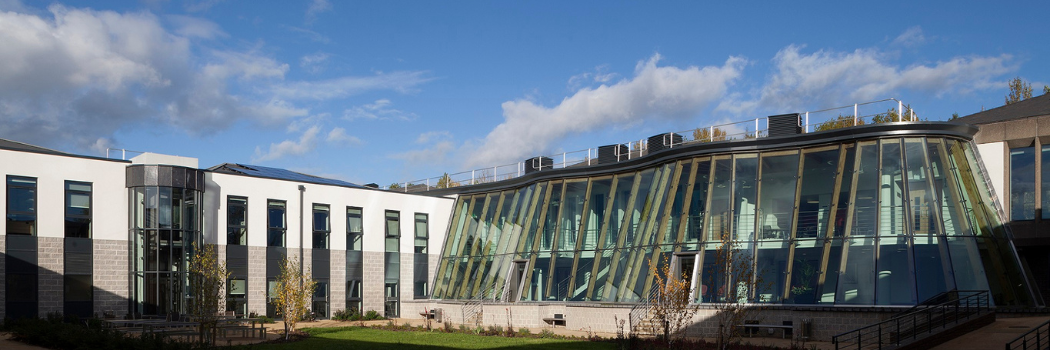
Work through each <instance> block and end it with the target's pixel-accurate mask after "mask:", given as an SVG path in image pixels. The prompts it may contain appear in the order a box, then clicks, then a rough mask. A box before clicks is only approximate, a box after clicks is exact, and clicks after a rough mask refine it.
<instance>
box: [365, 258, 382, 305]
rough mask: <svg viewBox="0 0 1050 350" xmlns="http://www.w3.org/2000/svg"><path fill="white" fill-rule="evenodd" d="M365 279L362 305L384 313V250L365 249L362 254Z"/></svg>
mask: <svg viewBox="0 0 1050 350" xmlns="http://www.w3.org/2000/svg"><path fill="white" fill-rule="evenodd" d="M362 260H364V261H363V263H362V265H363V266H362V267H363V274H364V281H363V282H362V283H361V284H362V286H361V294H362V295H361V299H362V300H361V303H362V305H361V307H362V308H363V309H365V311H366V312H367V311H368V310H375V311H378V312H379V313H380V314H382V313H383V299H384V294H383V278H384V276H385V273H386V271H384V266H383V265H384V264H383V252H370V251H365V252H363V254H362Z"/></svg>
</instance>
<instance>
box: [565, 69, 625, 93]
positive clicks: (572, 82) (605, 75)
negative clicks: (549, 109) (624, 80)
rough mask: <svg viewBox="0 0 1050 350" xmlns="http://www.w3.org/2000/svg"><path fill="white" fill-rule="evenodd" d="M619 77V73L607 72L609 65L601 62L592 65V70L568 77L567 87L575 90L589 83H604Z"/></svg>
mask: <svg viewBox="0 0 1050 350" xmlns="http://www.w3.org/2000/svg"><path fill="white" fill-rule="evenodd" d="M619 77H620V75H619V74H616V73H610V72H609V65H607V64H603V65H600V66H597V67H594V72H586V73H580V74H577V75H574V76H572V77H570V78H569V82H568V87H569V90H571V91H576V90H578V89H579V88H580V87H583V86H585V85H588V84H591V83H599V84H606V83H608V82H610V81H613V80H614V79H616V78H619Z"/></svg>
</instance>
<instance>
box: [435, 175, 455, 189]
mask: <svg viewBox="0 0 1050 350" xmlns="http://www.w3.org/2000/svg"><path fill="white" fill-rule="evenodd" d="M458 186H459V183H458V182H455V181H452V177H451V176H449V175H448V173H445V174H444V175H441V177H440V178H438V183H437V188H453V187H458Z"/></svg>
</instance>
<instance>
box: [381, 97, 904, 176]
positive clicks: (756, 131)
mask: <svg viewBox="0 0 1050 350" xmlns="http://www.w3.org/2000/svg"><path fill="white" fill-rule="evenodd" d="M891 101H892V102H896V103H895V105H896V106H895V107H896V108H895V109H896V112H897V117H896V118H895V120H893V121H895V122H904V121H915V120H916V116H915V110H914V109H911V108H910V107H908V109H907V111H905V109H904V108H905V105H904V102H902V101H900V100H898V99H895V98H887V99H882V100H878V101H870V102H862V103H856V104H852V105H847V106H840V107H832V108H825V109H820V110H815V111H808V112H802V113H800V115H803V116H804V117H803V118H800V122H801V123H802V124H803V125H801V127H802V132H803V133H809V132H811V129H813V128H816V127H817V126H819V125H820V124H822V123H824V122H832V121H835V120H836V118H838V117H842V116H843V113H846V114H847V115H846V117H852V118H853V123H852V124H853V125H852V126H857V125H862V124H865V119H868V121H869V122H870V119H873V118H874V117H875V116H878V115H882V114H883V113H884V112H886V110H880V111H878V112H876V113H874V114H871V113H869V114H864V115H861V114H860V113H861V111H860V107H862V106H869V105H874V104H878V103H884V102H891ZM889 109H894V108H892V107H890V108H889ZM841 110H847V111H846V112H843V111H841ZM836 111H838V112H836ZM828 112H835V113H838V116H833V114H828V115H827V116H825V117H823V118H820V119H816V120H817V121H814V122H812V123H811V122H810V114H823V113H828ZM869 112H870V111H869ZM905 112H907V113H905ZM850 113H851V114H850ZM904 114H908V115H907V116H905V115H904ZM763 121H764V126H765V128H764V129H762V126H763ZM752 127H753V130H752ZM701 131H706V132H707V133H708V135H707V136H706V137H705V138H698V136H695V135H699V134H700V133H701ZM715 132H722V133H723V134H721V135H720V136H717V137H716V135H715ZM675 136H681V137H682V142H681V143H675V142H674V137H675ZM768 136H769V120H768V117H761V118H754V119H750V120H744V121H739V122H733V123H724V124H719V125H713V126H707V127H699V128H695V129H691V130H684V131H676V132H672V133H667V134H664V135H663V144H664V146H665V147H667V148H671V147H677V146H680V145H684V144H689V143H695V142H713V141H734V140H744V139H755V138H763V137H768ZM623 144H626V145H627V152H626V155H627V159H632V158H633V157H634V156H633V155H634V154H637V155H638V156H639V157H641V156H643V155H644V154H645V150H646V149H647V148H648V145H647V143H646V140H644V139H643V140H636V141H631V142H627V143H621V145H623ZM654 146H655V145H654ZM597 151H598V149H597V148H587V149H583V150H576V151H571V152H563V153H559V154H554V155H546V156H541V157H545V158H549V159H551V160H552V165H551V166H549V167H545V166H543V164H542V162H540V160H539V159H540V157H535V158H532V159H531V162H532V163H531V164H530V163H527V161H521V162H517V163H511V164H503V165H497V166H493V167H486V168H481V169H475V170H468V171H462V172H458V173H453V174H446V175H442V176H438V177H432V178H426V179H420V180H415V181H407V182H399V183H396V185H397V186H396V187H394V186H392V187H391V188H388V189H391V190H395V189H396V190H398V191H401V192H425V191H430V190H432V189H438V188H451V187H458V186H467V185H478V184H484V183H489V182H496V181H502V180H508V179H513V178H516V177H519V176H522V175H525V168H526V166H528V165H532V166H533V169H537V170H540V169H541V168H542V169H543V170H546V169H563V168H567V167H576V166H593V165H595V164H596V163H595V162H593V161H592V160H593V159H594V158H595V156H593V155H597ZM584 152H586V156H584V157H583V158H578V157H580V156H583V154H584ZM622 155H624V154H623V153H620V151H619V149H617V150H616V156H617V161H620V160H621V159H620V158H621V156H622ZM570 157H571V158H570ZM537 162H540V164H536V163H537ZM501 169H503V170H505V171H501ZM397 187H400V188H397Z"/></svg>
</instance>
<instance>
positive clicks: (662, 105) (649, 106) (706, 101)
mask: <svg viewBox="0 0 1050 350" xmlns="http://www.w3.org/2000/svg"><path fill="white" fill-rule="evenodd" d="M659 61H660V55H659V54H655V55H653V56H652V57H651V58H649V59H648V60H645V61H640V62H638V64H637V65H636V66H635V71H634V77H632V78H631V79H625V80H621V81H619V82H617V83H615V84H612V85H606V84H602V85H600V86H598V87H595V88H583V89H581V90H579V91H577V92H576V93H574V94H573V95H572V96H569V97H566V98H565V99H563V100H562V101H561V103H559V104H558V105H556V106H553V107H546V106H542V105H539V104H537V103H536V102H534V101H529V100H515V101H507V102H504V103H503V105H502V107H503V117H504V121H503V123H501V124H499V125H498V126H496V127H495V128H494V129H493V130H492V131H491V132H489V134H488V135H487V136H486V137H485V139H484V140H483V142H482V144H481V145H480V147H478V148H477V150H476V151H474V152H473V155H471V156H470V157H469V159H470V160H469V162H468V164H467V165H468V166H480V165H492V164H502V163H506V162H511V161H516V160H520V159H524V158H525V157H527V156H529V155H535V154H542V153H543V152H546V151H548V150H549V148H550V147H551V145H552V144H554V143H556V142H557V141H560V140H562V139H563V138H565V137H566V136H568V135H571V134H578V133H583V132H588V131H592V130H596V129H601V128H608V127H612V126H616V125H626V124H630V123H632V122H636V121H638V120H644V119H650V118H662V119H667V120H673V119H682V118H688V117H693V116H695V114H696V113H697V112H699V111H700V110H702V109H704V108H706V107H707V106H709V105H710V104H712V103H714V102H716V101H718V100H719V99H721V98H722V97H723V96H724V95H725V93H726V90H727V88H728V86H729V85H730V84H732V82H733V81H734V80H736V79H737V78H738V77H739V76H740V74H741V70H742V69H743V66H744V64H745V63H746V60H744V59H743V58H738V57H730V58H729V59H728V60H726V62H725V63H724V64H723V65H722V66H707V67H695V66H691V67H686V68H678V67H672V66H659V65H657V63H658V62H659Z"/></svg>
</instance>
